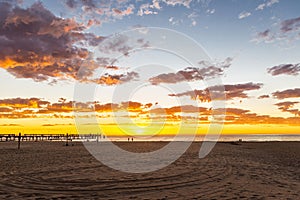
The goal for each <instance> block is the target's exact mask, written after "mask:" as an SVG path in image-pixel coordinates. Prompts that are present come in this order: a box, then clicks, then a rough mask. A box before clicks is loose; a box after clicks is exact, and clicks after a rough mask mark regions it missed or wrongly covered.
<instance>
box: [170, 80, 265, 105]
mask: <svg viewBox="0 0 300 200" xmlns="http://www.w3.org/2000/svg"><path fill="white" fill-rule="evenodd" d="M261 87H262V84H261V83H252V82H250V83H244V84H235V85H224V87H223V86H212V87H208V88H206V89H204V90H194V91H187V92H183V93H179V94H170V95H169V96H178V97H180V96H190V97H191V98H192V99H198V100H201V101H204V102H205V101H207V102H210V101H211V99H212V98H211V95H213V99H219V98H221V99H222V96H223V95H222V94H223V92H224V95H225V98H226V99H227V100H231V99H235V98H248V95H247V94H246V93H245V92H246V91H251V90H258V89H260V88H261ZM223 89H224V91H223Z"/></svg>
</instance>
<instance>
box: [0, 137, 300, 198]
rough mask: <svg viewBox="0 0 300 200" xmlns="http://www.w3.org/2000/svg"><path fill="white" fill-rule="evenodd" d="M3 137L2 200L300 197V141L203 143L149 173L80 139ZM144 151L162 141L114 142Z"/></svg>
mask: <svg viewBox="0 0 300 200" xmlns="http://www.w3.org/2000/svg"><path fill="white" fill-rule="evenodd" d="M73 144H74V146H64V145H63V143H62V142H23V143H22V144H21V149H20V150H17V149H16V147H17V143H16V142H1V143H0V166H1V171H0V177H1V178H0V199H241V198H244V199H300V195H299V194H300V143H299V142H268V143H242V144H241V145H232V144H230V143H218V144H217V145H216V147H215V148H214V149H213V151H212V152H211V153H210V154H209V156H207V157H206V158H204V159H198V151H199V147H200V143H193V144H192V145H191V147H190V148H189V150H188V151H187V152H186V153H185V154H184V155H183V156H182V157H181V158H180V159H178V160H177V161H176V162H174V163H173V164H172V165H170V166H168V167H166V168H164V169H161V170H159V171H156V172H152V173H146V174H127V173H122V172H119V171H115V170H113V169H110V168H108V167H106V166H104V165H102V164H101V163H100V162H98V161H97V160H96V159H95V158H93V157H92V156H91V155H90V154H89V152H88V151H87V150H86V149H85V148H84V146H83V145H82V144H81V143H73ZM118 145H120V146H121V147H122V148H124V149H128V150H131V151H149V150H152V149H157V148H159V147H160V146H163V145H165V143H159V142H151V143H149V142H148V143H143V142H133V143H132V142H129V143H118Z"/></svg>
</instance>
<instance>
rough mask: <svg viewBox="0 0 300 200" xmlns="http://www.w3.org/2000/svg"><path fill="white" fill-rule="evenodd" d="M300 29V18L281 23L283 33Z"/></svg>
mask: <svg viewBox="0 0 300 200" xmlns="http://www.w3.org/2000/svg"><path fill="white" fill-rule="evenodd" d="M299 28H300V17H297V18H292V19H287V20H284V21H282V22H281V28H280V30H281V31H282V32H283V33H286V32H290V31H294V30H299Z"/></svg>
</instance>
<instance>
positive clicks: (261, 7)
mask: <svg viewBox="0 0 300 200" xmlns="http://www.w3.org/2000/svg"><path fill="white" fill-rule="evenodd" d="M276 3H279V0H268V1H267V2H265V3H262V4H259V5H258V6H257V7H256V9H255V10H264V9H265V8H268V7H271V6H272V5H273V4H276Z"/></svg>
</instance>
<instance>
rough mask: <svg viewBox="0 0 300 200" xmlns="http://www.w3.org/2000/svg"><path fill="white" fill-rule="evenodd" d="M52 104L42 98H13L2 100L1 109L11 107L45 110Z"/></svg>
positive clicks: (0, 101)
mask: <svg viewBox="0 0 300 200" xmlns="http://www.w3.org/2000/svg"><path fill="white" fill-rule="evenodd" d="M49 104H50V102H48V101H45V100H43V99H40V98H11V99H1V100H0V106H1V107H9V108H13V109H20V108H43V107H46V106H47V105H49Z"/></svg>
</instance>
